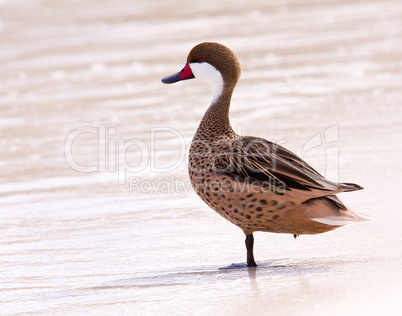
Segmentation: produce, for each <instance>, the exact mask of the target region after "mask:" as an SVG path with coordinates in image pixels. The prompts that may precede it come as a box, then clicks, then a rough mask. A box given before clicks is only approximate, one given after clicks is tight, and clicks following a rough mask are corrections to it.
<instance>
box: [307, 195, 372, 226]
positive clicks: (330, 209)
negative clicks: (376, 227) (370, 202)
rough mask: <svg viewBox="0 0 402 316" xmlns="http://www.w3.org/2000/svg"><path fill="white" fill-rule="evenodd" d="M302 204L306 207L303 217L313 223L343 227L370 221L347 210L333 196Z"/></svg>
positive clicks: (366, 217) (364, 216)
mask: <svg viewBox="0 0 402 316" xmlns="http://www.w3.org/2000/svg"><path fill="white" fill-rule="evenodd" d="M303 204H305V205H306V210H305V212H304V215H305V216H307V217H309V218H310V219H312V220H313V221H316V222H319V223H322V224H326V225H330V226H343V225H346V224H349V223H351V222H362V221H368V220H370V218H369V217H368V216H366V215H363V214H358V213H356V212H354V211H352V210H351V209H349V208H348V207H347V206H345V205H344V204H343V203H342V201H341V200H340V199H339V198H338V197H337V196H335V195H329V196H324V197H321V198H314V199H310V200H308V201H306V202H304V203H303Z"/></svg>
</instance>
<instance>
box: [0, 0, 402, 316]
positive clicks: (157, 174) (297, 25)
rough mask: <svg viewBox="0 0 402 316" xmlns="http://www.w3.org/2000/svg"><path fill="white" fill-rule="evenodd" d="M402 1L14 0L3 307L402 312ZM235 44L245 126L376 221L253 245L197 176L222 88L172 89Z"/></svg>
mask: <svg viewBox="0 0 402 316" xmlns="http://www.w3.org/2000/svg"><path fill="white" fill-rule="evenodd" d="M401 21H402V3H401V2H400V1H379V0H378V1H326V2H318V1H317V2H316V1H305V0H300V1H270V2H269V3H268V4H267V2H266V1H257V0H252V1H247V2H240V1H239V2H234V1H203V2H197V3H192V4H191V5H189V4H188V2H186V1H180V0H174V1H163V2H162V1H147V2H145V3H144V1H128V0H120V1H94V0H87V1H46V0H43V1H40V0H31V1H30V0H25V1H22V0H2V1H0V69H1V71H0V110H1V112H0V113H1V117H0V131H1V135H2V137H1V138H0V145H1V148H2V151H1V159H0V167H1V168H0V170H1V171H0V174H1V178H0V181H1V186H0V205H1V206H0V207H1V209H0V217H1V221H0V223H1V224H0V229H1V238H0V243H1V247H0V274H1V278H0V280H1V281H0V282H1V291H0V304H1V313H2V314H9V315H16V314H24V313H26V314H41V315H42V314H44V315H46V314H49V315H51V314H60V313H62V314H63V315H73V314H74V315H76V314H85V315H88V314H104V315H106V314H122V313H124V314H141V315H188V314H191V315H210V314H214V315H251V314H255V315H267V314H270V315H271V314H272V315H289V314H296V313H297V314H299V315H340V314H341V315H355V314H357V313H359V314H363V313H364V314H366V315H378V314H380V313H381V314H384V315H392V314H397V312H398V311H400V309H401V308H402V306H401V302H400V293H401V291H402V286H401V284H402V276H401V272H400V266H401V264H402V258H401V247H400V243H401V241H402V234H401V232H400V227H401V224H402V215H401V214H402V212H401V207H400V205H399V203H398V202H397V201H398V200H397V199H398V195H399V191H398V188H399V186H400V185H399V177H400V175H401V171H402V168H401V166H400V163H399V161H400V159H399V157H401V154H402V142H401V140H402V139H401V135H402V108H401V106H400V105H401V103H402V95H401V93H400V91H401V89H402V60H401V58H400V56H401V54H402V46H401V45H400V42H401V37H402V22H401ZM207 40H208V41H218V42H221V43H223V44H226V45H227V46H229V47H231V48H232V49H233V50H234V51H235V52H236V54H237V55H238V57H239V59H240V61H241V63H242V67H243V74H242V79H241V81H240V82H239V85H238V87H237V89H236V91H235V94H234V100H233V104H232V108H231V120H232V125H233V127H234V129H235V130H237V131H238V132H239V133H241V134H243V135H258V136H261V137H264V138H267V139H269V140H274V141H277V142H279V143H280V144H282V145H284V146H286V147H287V148H289V149H291V150H293V151H294V152H295V153H297V154H299V155H302V156H303V157H304V158H305V159H306V160H307V161H308V162H309V163H310V164H311V165H313V166H314V167H316V168H317V169H318V170H319V171H320V172H322V173H324V174H326V175H327V176H328V177H329V178H330V179H332V180H339V181H344V182H356V183H359V184H360V185H362V186H364V187H365V190H362V191H359V192H354V193H349V194H343V195H342V196H341V198H342V199H343V200H344V201H345V202H346V203H347V204H348V205H349V206H350V207H351V208H353V209H355V210H356V211H359V212H362V213H365V214H367V215H369V216H371V217H373V218H374V220H373V221H371V222H365V223H359V224H353V225H349V226H346V227H343V228H340V229H338V230H335V231H333V232H330V233H326V234H323V235H317V236H300V238H298V239H297V240H296V241H295V240H294V239H293V237H292V236H290V235H275V234H265V233H256V234H255V239H256V242H255V243H256V244H255V256H256V260H257V263H258V264H259V267H258V268H257V269H245V268H242V269H241V268H240V269H220V268H222V267H226V266H229V265H230V264H231V263H241V262H244V260H245V249H244V236H243V233H242V232H241V231H240V230H239V229H238V228H237V227H235V226H233V225H231V224H230V223H228V222H226V221H225V220H224V219H222V218H221V217H220V216H218V215H217V214H215V213H214V212H213V211H211V210H209V209H208V207H207V206H206V205H204V204H203V202H202V201H201V200H200V199H199V198H198V197H197V196H196V195H195V194H194V193H193V192H192V190H191V189H190V187H189V181H188V177H187V166H186V155H187V154H186V148H187V146H188V145H189V143H190V141H191V138H192V136H193V134H194V132H195V130H196V128H197V125H198V122H199V121H200V119H201V117H202V115H203V113H204V111H205V110H206V107H207V106H208V104H209V102H210V99H211V91H210V88H209V86H208V85H207V84H205V83H203V82H201V81H197V80H192V81H186V82H182V83H178V84H176V85H169V86H168V85H163V84H161V83H160V79H161V78H162V77H163V76H165V75H168V74H171V73H173V72H176V71H178V70H180V69H181V68H182V67H183V65H184V62H185V58H186V55H187V53H188V51H189V50H190V49H191V47H193V46H194V45H195V44H197V43H199V42H202V41H207Z"/></svg>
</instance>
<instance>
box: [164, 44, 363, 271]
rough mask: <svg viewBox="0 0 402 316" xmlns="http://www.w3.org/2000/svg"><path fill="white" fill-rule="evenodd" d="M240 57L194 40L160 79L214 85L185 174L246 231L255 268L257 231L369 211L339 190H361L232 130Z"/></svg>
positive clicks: (308, 227)
mask: <svg viewBox="0 0 402 316" xmlns="http://www.w3.org/2000/svg"><path fill="white" fill-rule="evenodd" d="M240 74H241V66H240V62H239V60H238V58H237V56H236V55H235V53H234V52H233V51H232V50H230V49H229V48H228V47H226V46H224V45H222V44H220V43H215V42H204V43H200V44H198V45H196V46H195V47H193V48H192V49H191V51H190V53H189V54H188V56H187V61H186V63H185V65H184V67H183V69H182V70H180V71H179V72H177V73H175V74H172V75H170V76H166V77H164V78H163V79H162V82H163V83H165V84H172V83H176V82H179V81H184V80H189V79H194V78H197V79H201V80H203V81H206V82H208V83H209V84H210V85H211V87H212V101H211V104H210V105H209V107H208V109H207V110H206V112H205V114H204V116H203V118H202V120H201V122H200V124H199V126H198V129H197V131H196V133H195V136H194V138H193V140H192V142H191V146H190V150H189V161H188V172H189V177H190V181H191V185H192V187H193V189H194V190H195V192H196V193H197V194H198V196H199V197H200V198H201V199H202V200H203V201H204V202H205V203H206V204H207V205H208V206H209V207H210V208H212V209H213V210H215V211H216V212H217V213H218V214H219V215H221V216H222V217H223V218H225V219H226V220H228V221H229V222H231V223H233V224H234V225H236V226H238V227H239V228H240V229H241V230H242V231H243V232H244V234H245V246H246V250H247V263H246V265H247V267H256V266H257V264H256V262H255V259H254V252H253V247H254V235H253V233H254V232H257V231H262V232H271V233H284V234H291V235H293V236H294V238H296V237H298V236H299V235H304V234H309V235H314V234H320V233H324V232H328V231H331V230H333V229H336V228H338V227H341V226H343V225H345V224H347V223H350V222H360V221H365V220H368V217H367V216H365V215H363V214H359V213H357V212H354V211H352V210H351V209H349V208H348V207H347V206H345V204H344V203H343V202H342V201H341V200H340V199H339V198H338V196H337V194H338V193H343V192H352V191H357V190H361V189H363V187H361V186H360V185H358V184H354V183H336V182H332V181H330V180H328V179H326V178H325V177H323V176H322V175H321V174H320V173H318V172H317V171H316V170H315V169H313V168H312V167H311V166H310V165H309V164H308V163H306V162H305V161H303V160H302V159H301V158H300V157H299V156H297V155H296V154H294V153H293V152H291V151H289V150H287V149H286V148H284V147H283V146H281V145H279V144H277V143H274V142H271V141H268V140H266V139H263V138H260V137H254V136H241V135H238V134H236V133H235V132H234V130H233V129H232V127H231V124H230V120H229V108H230V104H231V99H232V94H233V91H234V88H235V86H236V84H237V83H238V81H239V78H240Z"/></svg>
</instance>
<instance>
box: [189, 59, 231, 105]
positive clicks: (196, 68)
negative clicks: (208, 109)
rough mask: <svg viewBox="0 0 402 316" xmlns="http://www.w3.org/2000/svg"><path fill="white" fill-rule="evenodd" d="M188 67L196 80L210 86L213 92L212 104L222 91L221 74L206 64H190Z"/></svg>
mask: <svg viewBox="0 0 402 316" xmlns="http://www.w3.org/2000/svg"><path fill="white" fill-rule="evenodd" d="M189 66H190V68H191V71H192V72H193V74H194V76H195V77H196V78H198V79H201V80H205V81H207V82H208V83H209V84H210V85H211V87H212V91H213V98H212V103H214V102H215V101H216V100H217V99H218V98H219V97H220V96H221V94H222V91H223V85H224V83H223V79H222V75H221V73H220V72H219V71H218V70H217V69H216V68H215V67H214V66H212V65H211V64H208V63H191V64H189Z"/></svg>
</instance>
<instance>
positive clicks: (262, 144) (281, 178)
mask: <svg viewBox="0 0 402 316" xmlns="http://www.w3.org/2000/svg"><path fill="white" fill-rule="evenodd" d="M231 145H232V146H231V148H230V149H229V150H227V151H225V152H223V153H220V154H218V155H217V156H215V159H214V161H213V164H214V167H215V170H216V171H217V173H219V174H222V173H224V174H226V175H230V176H232V177H234V178H235V179H236V180H237V181H241V182H256V183H259V184H260V185H263V186H264V187H269V188H271V189H270V190H271V191H272V192H275V193H277V194H283V193H285V191H292V190H298V191H305V192H306V193H307V192H311V193H313V192H314V193H313V194H308V195H309V196H311V195H313V196H324V195H331V194H334V193H339V192H346V191H355V190H360V189H362V187H361V186H359V185H357V184H353V183H335V182H332V181H329V180H327V179H325V178H324V177H323V176H322V175H321V174H319V173H318V172H317V171H316V170H315V169H313V168H312V167H311V166H310V165H308V164H307V163H306V162H304V161H303V160H302V159H301V158H300V157H298V156H297V155H295V154H294V153H292V152H291V151H289V150H287V149H285V148H284V147H282V146H280V145H278V144H275V143H272V142H269V141H267V140H265V139H262V138H258V137H240V138H239V139H238V140H236V141H234V142H233V143H232V144H231Z"/></svg>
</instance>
